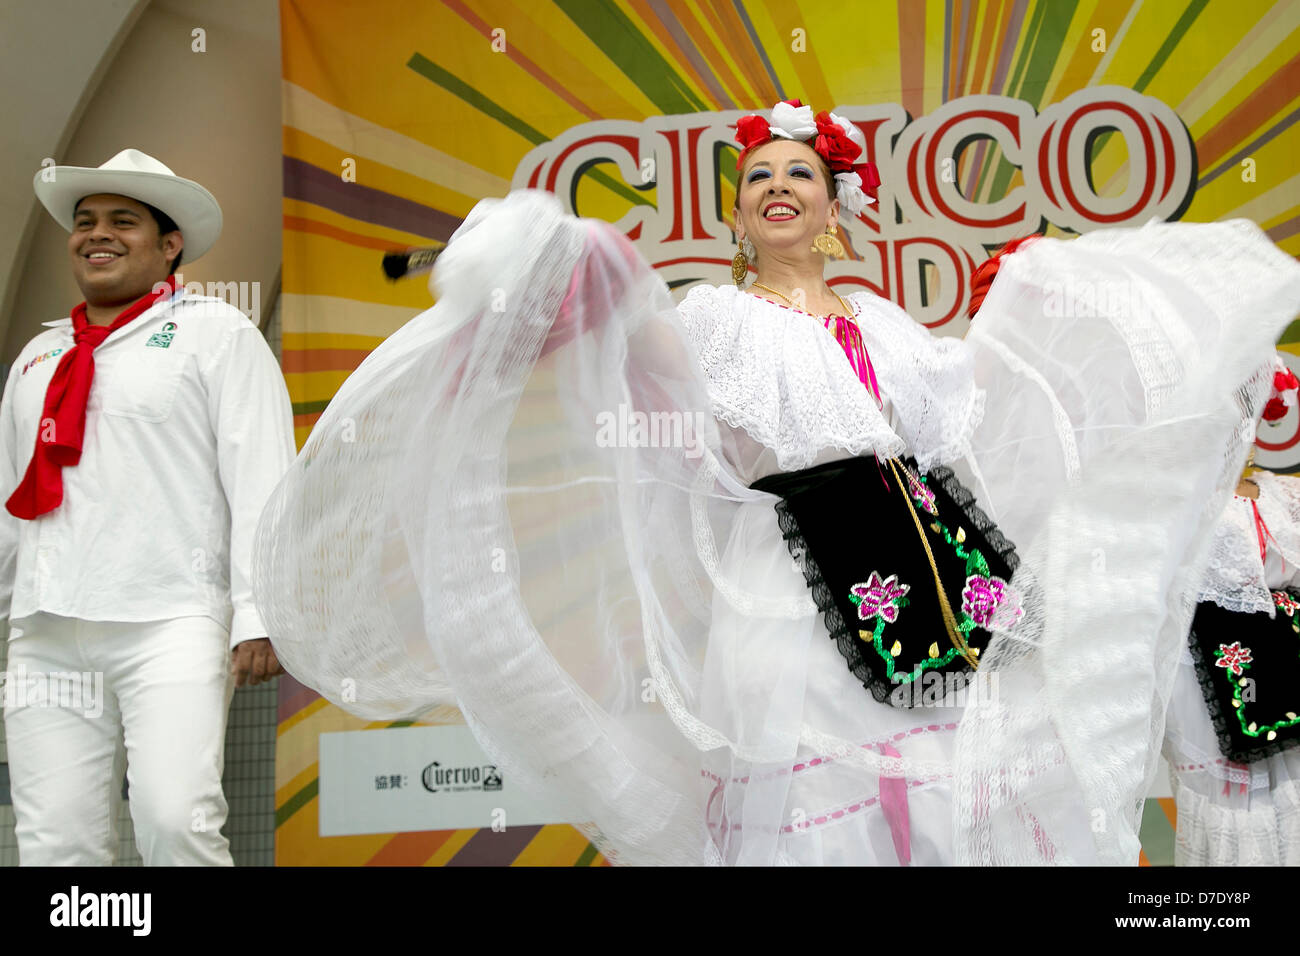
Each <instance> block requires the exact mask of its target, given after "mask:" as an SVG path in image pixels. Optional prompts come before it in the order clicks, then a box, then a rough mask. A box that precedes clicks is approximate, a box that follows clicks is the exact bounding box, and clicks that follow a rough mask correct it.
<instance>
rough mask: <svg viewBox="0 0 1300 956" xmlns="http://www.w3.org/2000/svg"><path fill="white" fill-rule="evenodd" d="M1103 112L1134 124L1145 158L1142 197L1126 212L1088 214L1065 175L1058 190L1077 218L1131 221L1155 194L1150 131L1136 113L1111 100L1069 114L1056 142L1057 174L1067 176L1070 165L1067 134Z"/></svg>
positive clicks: (1153, 151) (1154, 157) (1102, 220)
mask: <svg viewBox="0 0 1300 956" xmlns="http://www.w3.org/2000/svg"><path fill="white" fill-rule="evenodd" d="M1107 109H1110V110H1117V111H1118V112H1120V113H1123V114H1124V115H1125V116H1127V117H1128V118H1129V119H1131V120H1132V121H1133V122H1134V123H1135V124H1137V128H1138V132H1139V133H1141V134H1142V149H1143V155H1144V158H1145V159H1146V164H1145V172H1146V181H1145V182H1144V183H1143V184H1142V195H1141V196H1139V197H1138V200H1137V202H1136V203H1135V204H1134V205H1133V206H1132V207H1131V208H1130V209H1125V210H1123V211H1121V212H1116V213H1109V214H1101V213H1095V212H1092V211H1090V210H1089V209H1087V208H1085V207H1084V206H1083V204H1082V203H1080V202H1079V200H1078V198H1077V197H1076V196H1075V194H1074V187H1073V186H1071V185H1070V177H1069V176H1068V175H1062V176H1061V191H1062V192H1063V193H1064V194H1065V199H1066V201H1067V202H1068V203H1069V204H1070V205H1071V206H1073V207H1074V209H1075V211H1077V212H1078V213H1079V214H1080V215H1083V216H1088V217H1089V218H1090V219H1092V221H1093V222H1104V223H1112V222H1124V221H1125V220H1128V219H1132V218H1133V214H1134V213H1135V212H1136V211H1137V210H1138V209H1140V208H1142V207H1143V206H1145V205H1146V204H1147V200H1148V199H1150V198H1151V193H1153V192H1154V191H1155V187H1156V184H1155V178H1154V177H1155V172H1156V169H1155V166H1156V147H1155V143H1153V142H1152V141H1151V130H1149V129H1148V128H1147V126H1146V124H1145V123H1143V122H1142V117H1141V116H1139V115H1138V114H1137V111H1136V110H1133V109H1130V108H1129V107H1127V106H1125V105H1124V104H1123V103H1115V102H1113V101H1112V102H1105V103H1090V104H1088V105H1087V106H1085V107H1083V109H1081V110H1079V111H1078V112H1077V113H1073V114H1071V116H1070V118H1069V119H1067V120H1066V121H1065V126H1063V127H1062V128H1061V138H1060V139H1059V140H1058V141H1057V147H1056V155H1057V158H1058V161H1059V163H1060V169H1059V171H1060V172H1062V173H1068V171H1069V163H1070V153H1069V149H1070V142H1071V140H1070V133H1071V132H1073V130H1074V126H1075V124H1076V123H1078V122H1079V120H1081V119H1083V118H1084V117H1085V116H1087V115H1088V114H1089V113H1095V112H1097V111H1099V110H1107ZM1085 142H1086V140H1085Z"/></svg>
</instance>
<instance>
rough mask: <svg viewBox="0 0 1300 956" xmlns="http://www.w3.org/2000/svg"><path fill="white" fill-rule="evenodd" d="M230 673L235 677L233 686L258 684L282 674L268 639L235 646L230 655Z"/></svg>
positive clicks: (282, 670)
mask: <svg viewBox="0 0 1300 956" xmlns="http://www.w3.org/2000/svg"><path fill="white" fill-rule="evenodd" d="M230 673H231V674H233V675H234V676H235V686H236V687H243V686H244V685H245V684H250V685H251V684H260V683H262V681H268V680H270V679H271V678H272V677H275V676H277V675H279V674H283V673H284V668H283V667H281V666H280V661H279V659H278V658H277V657H276V656H275V649H274V648H273V647H271V641H270V639H269V638H265V637H259V638H257V639H256V640H252V641H242V642H240V643H239V644H236V645H235V649H234V651H232V652H231V655H230Z"/></svg>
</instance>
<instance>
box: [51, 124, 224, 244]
mask: <svg viewBox="0 0 1300 956" xmlns="http://www.w3.org/2000/svg"><path fill="white" fill-rule="evenodd" d="M33 185H34V186H35V188H36V198H37V199H39V200H40V201H41V204H42V205H44V206H45V208H46V209H48V210H49V213H50V215H51V216H53V217H54V220H55V222H57V223H58V224H59V225H60V226H62V227H63V228H64V229H66V230H68V232H71V231H72V227H73V223H74V219H75V215H74V214H75V213H76V210H77V203H79V202H81V200H83V199H85V198H86V197H87V196H95V195H99V194H100V193H107V194H110V195H114V196H126V197H127V198H129V199H134V200H136V201H137V202H142V203H147V204H149V205H150V206H153V207H155V208H157V209H161V210H162V211H163V212H165V213H166V214H167V215H169V216H171V218H172V219H173V220H174V221H175V223H176V225H177V227H178V228H179V229H180V231H181V235H182V236H184V237H185V250H184V255H185V261H186V262H187V263H188V262H193V261H194V260H195V259H197V258H198V257H199V256H201V255H203V253H205V252H207V251H208V250H209V249H211V248H212V244H213V243H215V242H216V241H217V237H218V236H219V235H221V206H219V205H218V204H217V200H216V199H215V198H214V197H213V195H212V193H210V192H208V191H207V190H206V189H204V188H203V187H202V186H200V185H199V184H198V183H196V182H191V181H190V180H188V179H181V178H180V177H179V176H177V175H176V174H175V173H173V172H172V171H171V170H170V169H168V168H167V167H166V166H164V165H163V164H162V163H160V162H158V160H156V159H154V158H153V157H152V156H147V155H145V154H144V153H142V152H140V151H139V150H138V149H124V150H122V152H120V153H118V154H117V155H116V156H114V157H113V158H112V159H110V160H109V161H108V162H106V163H105V164H104V165H102V166H100V167H99V168H97V169H95V168H91V167H89V166H54V167H52V168H51V167H46V168H45V169H42V170H41V171H40V172H39V173H37V174H36V178H35V179H34V180H33Z"/></svg>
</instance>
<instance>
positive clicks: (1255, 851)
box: [1174, 781, 1300, 866]
mask: <svg viewBox="0 0 1300 956" xmlns="http://www.w3.org/2000/svg"><path fill="white" fill-rule="evenodd" d="M1270 796H1271V801H1266V802H1262V803H1261V804H1260V805H1258V806H1254V807H1250V808H1233V807H1225V806H1219V805H1217V804H1216V803H1215V802H1214V801H1213V800H1211V799H1210V798H1208V797H1205V796H1202V795H1201V794H1199V793H1197V792H1196V791H1195V790H1192V789H1191V788H1189V787H1186V786H1183V785H1181V784H1180V785H1179V787H1178V791H1177V794H1176V798H1175V802H1176V804H1177V808H1178V833H1177V843H1176V846H1175V848H1174V865H1175V866H1279V865H1280V866H1297V865H1300V785H1298V784H1297V783H1295V782H1294V781H1291V782H1287V783H1285V784H1282V785H1281V786H1279V787H1277V788H1275V789H1274V790H1273V792H1272V793H1271V795H1270Z"/></svg>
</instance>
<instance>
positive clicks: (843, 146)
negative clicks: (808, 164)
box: [736, 100, 880, 216]
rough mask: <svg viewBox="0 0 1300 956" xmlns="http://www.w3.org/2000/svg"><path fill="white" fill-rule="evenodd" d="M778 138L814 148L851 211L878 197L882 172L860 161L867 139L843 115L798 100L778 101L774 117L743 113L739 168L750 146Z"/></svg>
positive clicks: (846, 209) (738, 127) (738, 133)
mask: <svg viewBox="0 0 1300 956" xmlns="http://www.w3.org/2000/svg"><path fill="white" fill-rule="evenodd" d="M774 139H790V140H794V141H796V142H800V143H807V144H808V145H809V146H811V147H812V148H813V151H814V152H816V153H817V155H818V156H820V157H821V158H822V159H823V160H824V161H825V163H826V166H827V167H828V168H829V169H830V171H831V175H832V176H834V177H835V195H836V198H837V199H839V201H840V209H841V210H842V211H844V212H846V213H847V214H848V215H850V216H856V215H857V214H858V213H860V212H862V210H863V209H865V208H866V207H867V205H868V204H869V203H873V202H875V201H876V187H877V186H879V185H880V174H879V173H878V172H877V171H876V167H875V164H874V163H859V162H856V160H857V159H858V157H859V156H861V155H863V153H865V152H866V149H867V139H866V137H865V136H863V135H862V130H860V129H858V127H857V126H855V125H854V124H853V123H850V122H849V121H848V120H846V119H845V118H844V117H843V116H836V115H835V114H834V113H826V112H822V113H818V114H816V115H815V116H814V115H813V111H812V107H811V106H804V105H803V104H802V103H800V102H799V101H798V100H786V101H784V102H782V103H777V104H776V106H774V107H772V118H771V119H770V120H767V119H764V118H763V117H761V116H759V115H758V114H757V113H755V114H752V115H750V116H742V117H741V118H740V119H739V120H738V121H737V122H736V142H738V143H740V145H741V150H740V158H739V159H738V160H736V168H737V169H740V168H741V166H743V165H744V163H745V157H746V156H747V155H748V154H749V151H750V150H752V149H754V148H755V147H757V146H761V145H763V144H764V143H770V142H771V141H772V140H774Z"/></svg>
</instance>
